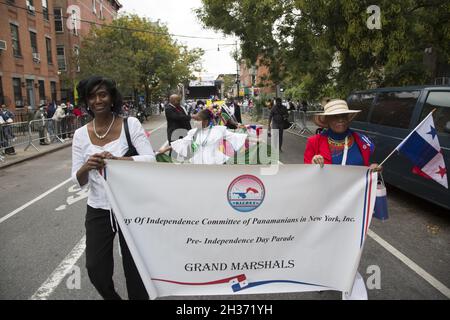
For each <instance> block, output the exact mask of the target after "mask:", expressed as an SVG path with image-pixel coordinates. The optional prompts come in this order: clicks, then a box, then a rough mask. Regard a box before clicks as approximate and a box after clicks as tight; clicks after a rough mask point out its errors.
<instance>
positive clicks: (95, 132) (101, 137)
mask: <svg viewBox="0 0 450 320" xmlns="http://www.w3.org/2000/svg"><path fill="white" fill-rule="evenodd" d="M114 120H116V116H115V115H114V113H113V120H112V121H111V124H110V125H109V127H108V130H106V132H105V134H103V135H99V134H98V133H97V130H95V119H94V121H93V122H92V123H93V127H94V134H95V136H96V137H97V138H99V139H100V140H101V139H104V138H105V137H106V136H107V135H108V133H109V131H110V130H111V128H112V125H113V123H114Z"/></svg>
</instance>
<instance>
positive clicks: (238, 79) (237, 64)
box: [236, 41, 241, 100]
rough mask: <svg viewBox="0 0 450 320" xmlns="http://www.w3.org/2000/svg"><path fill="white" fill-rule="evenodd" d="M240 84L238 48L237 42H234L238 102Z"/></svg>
mask: <svg viewBox="0 0 450 320" xmlns="http://www.w3.org/2000/svg"><path fill="white" fill-rule="evenodd" d="M240 82H241V77H240V76H239V54H238V46H237V41H236V86H237V98H238V100H239V97H240V88H239V84H240Z"/></svg>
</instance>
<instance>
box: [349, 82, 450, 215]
mask: <svg viewBox="0 0 450 320" xmlns="http://www.w3.org/2000/svg"><path fill="white" fill-rule="evenodd" d="M347 103H348V105H349V107H350V109H358V110H362V112H360V113H359V114H358V115H357V116H356V118H355V119H354V120H353V122H352V129H354V130H356V131H359V132H362V133H363V134H365V135H367V136H368V137H370V139H372V141H373V142H374V143H375V153H374V159H373V160H372V161H374V162H378V163H380V162H381V161H383V160H384V159H385V158H386V157H387V156H388V155H389V153H391V152H392V150H394V149H395V147H397V145H398V144H399V143H400V142H401V141H402V140H403V139H404V138H405V137H406V136H407V135H408V134H409V133H410V132H411V131H412V130H413V129H414V128H415V127H416V126H417V125H418V124H419V123H420V122H421V121H422V120H423V119H424V118H425V117H426V116H427V115H428V114H429V113H430V112H431V111H432V110H433V109H436V111H435V112H434V113H433V119H434V124H435V126H436V130H437V132H438V138H439V142H440V145H441V149H442V153H443V155H444V161H445V163H446V168H447V170H448V168H450V86H411V87H399V88H379V89H373V90H365V91H356V92H353V93H352V94H351V95H350V96H349V97H348V98H347ZM383 167H384V170H383V177H384V179H385V181H386V182H387V183H389V184H391V185H394V186H396V187H398V188H400V189H402V190H405V191H407V192H409V193H411V194H414V195H416V196H418V197H421V198H423V199H426V200H428V201H431V202H433V203H435V204H437V205H439V206H442V207H444V208H447V209H450V191H449V189H446V188H444V187H443V186H441V185H440V184H438V183H436V182H435V181H433V180H429V179H426V178H423V177H420V176H418V175H416V174H413V173H412V168H413V164H412V163H411V162H409V160H408V159H407V158H405V157H404V156H402V155H394V156H392V157H391V158H390V159H389V160H387V162H386V163H385V164H384V165H383ZM448 176H449V175H448V174H447V177H448Z"/></svg>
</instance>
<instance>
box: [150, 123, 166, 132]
mask: <svg viewBox="0 0 450 320" xmlns="http://www.w3.org/2000/svg"><path fill="white" fill-rule="evenodd" d="M166 124H167V123H165V122H164V123H162V124H161V125H160V126H159V127H157V128H155V129H153V130H151V131H150V133H153V132H155V131H156V130H159V129H161V128H162V127H164V126H165V125H166Z"/></svg>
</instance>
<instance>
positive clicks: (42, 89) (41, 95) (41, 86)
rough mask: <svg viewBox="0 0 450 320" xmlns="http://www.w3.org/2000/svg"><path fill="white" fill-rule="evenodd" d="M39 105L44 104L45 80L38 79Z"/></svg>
mask: <svg viewBox="0 0 450 320" xmlns="http://www.w3.org/2000/svg"><path fill="white" fill-rule="evenodd" d="M38 83H39V106H41V105H43V104H45V82H44V80H39V81H38Z"/></svg>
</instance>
